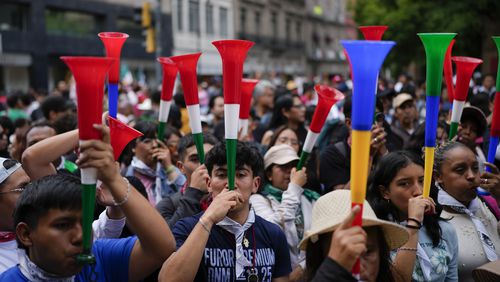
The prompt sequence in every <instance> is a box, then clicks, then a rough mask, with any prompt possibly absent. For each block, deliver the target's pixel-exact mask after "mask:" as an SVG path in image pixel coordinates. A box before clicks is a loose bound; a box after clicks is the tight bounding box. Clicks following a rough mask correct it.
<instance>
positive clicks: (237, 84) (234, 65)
mask: <svg viewBox="0 0 500 282" xmlns="http://www.w3.org/2000/svg"><path fill="white" fill-rule="evenodd" d="M212 44H213V45H214V46H215V47H216V48H217V50H218V51H219V53H220V56H221V58H222V77H223V89H224V127H225V130H226V132H225V137H226V158H227V174H228V176H227V178H228V186H229V190H233V189H234V177H235V173H236V147H237V146H238V121H239V115H240V103H241V79H242V77H243V63H244V61H245V58H246V57H247V53H248V50H249V49H250V48H251V47H252V46H253V45H254V44H255V43H253V42H251V41H246V40H219V41H213V42H212Z"/></svg>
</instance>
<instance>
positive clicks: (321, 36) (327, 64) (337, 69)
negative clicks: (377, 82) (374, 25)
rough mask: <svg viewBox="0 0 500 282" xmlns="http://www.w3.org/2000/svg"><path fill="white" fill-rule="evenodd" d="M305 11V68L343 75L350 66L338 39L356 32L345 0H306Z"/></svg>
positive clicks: (349, 37)
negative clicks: (306, 63) (306, 65)
mask: <svg viewBox="0 0 500 282" xmlns="http://www.w3.org/2000/svg"><path fill="white" fill-rule="evenodd" d="M306 13H307V21H306V22H307V24H306V36H307V39H306V42H307V44H306V55H307V62H308V72H309V73H312V74H341V75H343V76H344V77H346V76H347V75H348V72H349V69H348V64H347V61H346V56H345V54H344V49H343V47H342V45H341V44H340V40H343V39H356V35H357V31H356V28H355V25H354V21H353V20H352V18H351V16H350V14H349V13H348V12H347V1H346V0H308V1H306Z"/></svg>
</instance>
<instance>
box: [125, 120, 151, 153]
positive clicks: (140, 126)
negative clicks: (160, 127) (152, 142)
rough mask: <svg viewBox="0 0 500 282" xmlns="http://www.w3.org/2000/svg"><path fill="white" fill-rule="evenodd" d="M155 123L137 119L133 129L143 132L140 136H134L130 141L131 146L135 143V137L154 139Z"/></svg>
mask: <svg viewBox="0 0 500 282" xmlns="http://www.w3.org/2000/svg"><path fill="white" fill-rule="evenodd" d="M156 127H157V126H156V123H154V122H152V121H139V122H137V123H136V124H135V126H134V129H135V130H137V131H139V132H141V133H142V134H144V135H143V136H142V137H139V138H136V139H134V140H132V141H131V142H130V144H132V147H135V145H136V144H137V139H141V138H142V139H144V138H151V139H156V138H157V135H156Z"/></svg>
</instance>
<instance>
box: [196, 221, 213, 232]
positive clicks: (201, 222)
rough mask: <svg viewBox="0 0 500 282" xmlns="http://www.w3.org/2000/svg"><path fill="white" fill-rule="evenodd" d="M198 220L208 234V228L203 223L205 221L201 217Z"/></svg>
mask: <svg viewBox="0 0 500 282" xmlns="http://www.w3.org/2000/svg"><path fill="white" fill-rule="evenodd" d="M198 222H199V223H200V224H201V226H202V227H203V229H205V230H206V231H207V232H208V234H210V229H208V227H207V226H206V225H205V222H203V220H202V219H201V217H200V219H199V220H198Z"/></svg>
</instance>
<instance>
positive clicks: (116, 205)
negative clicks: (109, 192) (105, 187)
mask: <svg viewBox="0 0 500 282" xmlns="http://www.w3.org/2000/svg"><path fill="white" fill-rule="evenodd" d="M123 180H125V182H126V183H127V194H126V195H125V198H123V200H121V201H119V202H118V203H117V202H116V201H115V199H114V198H113V205H114V206H115V207H119V206H121V205H123V204H125V203H126V202H127V201H128V196H129V195H130V190H131V186H130V182H129V181H128V179H127V178H125V177H123Z"/></svg>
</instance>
